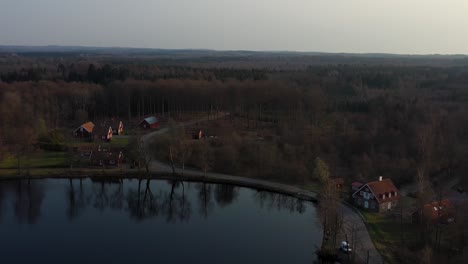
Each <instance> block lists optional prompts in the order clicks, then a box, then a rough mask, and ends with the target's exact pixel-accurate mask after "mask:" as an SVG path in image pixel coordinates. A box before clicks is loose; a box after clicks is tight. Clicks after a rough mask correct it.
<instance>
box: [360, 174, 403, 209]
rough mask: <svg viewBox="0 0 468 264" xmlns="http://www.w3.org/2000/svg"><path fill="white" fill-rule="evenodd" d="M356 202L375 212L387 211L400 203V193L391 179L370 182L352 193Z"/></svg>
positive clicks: (380, 178)
mask: <svg viewBox="0 0 468 264" xmlns="http://www.w3.org/2000/svg"><path fill="white" fill-rule="evenodd" d="M351 197H352V199H353V200H354V203H355V204H356V205H357V206H359V207H361V208H364V209H366V210H369V211H373V212H386V211H390V210H392V208H395V207H396V206H397V205H398V201H399V200H400V194H399V192H398V189H397V188H396V187H395V185H394V184H393V182H392V180H391V179H382V176H380V177H379V180H378V181H372V182H368V183H366V184H363V185H361V186H360V187H359V188H357V190H356V191H354V192H353V194H352V195H351Z"/></svg>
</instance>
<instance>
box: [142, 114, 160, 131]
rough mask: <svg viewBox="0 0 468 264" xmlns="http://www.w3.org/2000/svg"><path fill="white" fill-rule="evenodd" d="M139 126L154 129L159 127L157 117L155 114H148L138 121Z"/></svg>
mask: <svg viewBox="0 0 468 264" xmlns="http://www.w3.org/2000/svg"><path fill="white" fill-rule="evenodd" d="M139 126H140V127H141V128H144V129H156V128H159V126H160V123H159V119H158V118H156V117H155V116H150V117H147V118H145V119H143V120H142V121H141V122H140V124H139Z"/></svg>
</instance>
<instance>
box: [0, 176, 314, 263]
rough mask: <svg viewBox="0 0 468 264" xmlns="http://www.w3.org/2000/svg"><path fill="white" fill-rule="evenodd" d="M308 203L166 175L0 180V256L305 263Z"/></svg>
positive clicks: (12, 259)
mask: <svg viewBox="0 0 468 264" xmlns="http://www.w3.org/2000/svg"><path fill="white" fill-rule="evenodd" d="M321 239H322V231H321V227H320V224H319V222H318V219H317V212H316V209H315V206H314V204H312V203H311V202H307V201H302V200H299V199H296V198H293V197H289V196H285V195H281V194H276V193H271V192H266V191H257V190H254V189H249V188H243V187H236V186H232V185H222V184H208V183H196V182H180V181H165V180H151V181H148V180H146V179H145V180H137V179H133V180H123V182H121V183H120V182H118V181H116V182H104V181H93V180H91V179H83V180H79V179H75V180H68V179H41V180H31V181H29V182H28V181H27V180H22V181H19V180H14V181H12V180H8V181H0V252H1V255H0V262H1V263H313V262H314V261H315V260H316V255H315V250H316V248H317V247H318V246H319V245H320V243H321Z"/></svg>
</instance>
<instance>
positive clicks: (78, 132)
mask: <svg viewBox="0 0 468 264" xmlns="http://www.w3.org/2000/svg"><path fill="white" fill-rule="evenodd" d="M93 132H94V124H93V122H86V123H84V124H82V125H81V126H79V127H78V128H77V129H75V131H73V135H74V136H75V137H80V138H92V137H93Z"/></svg>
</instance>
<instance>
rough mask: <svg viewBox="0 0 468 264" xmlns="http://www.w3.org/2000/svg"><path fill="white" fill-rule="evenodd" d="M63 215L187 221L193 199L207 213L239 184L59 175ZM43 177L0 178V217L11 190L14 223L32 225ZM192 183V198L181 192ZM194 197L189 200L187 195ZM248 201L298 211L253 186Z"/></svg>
mask: <svg viewBox="0 0 468 264" xmlns="http://www.w3.org/2000/svg"><path fill="white" fill-rule="evenodd" d="M61 181H62V182H63V184H61V185H60V186H61V187H62V188H63V189H64V193H65V197H64V198H65V201H66V211H65V214H66V216H67V217H68V219H70V220H73V219H75V218H78V217H80V216H81V215H82V214H83V213H84V211H86V209H87V208H88V207H92V208H94V209H96V210H98V211H101V212H102V211H105V210H118V211H125V212H127V213H128V214H129V216H130V217H131V218H132V219H134V220H137V221H140V220H144V219H147V218H152V217H162V218H163V219H165V220H166V221H167V222H176V221H180V222H184V221H188V220H189V219H190V217H191V216H192V214H193V213H194V211H193V207H194V206H193V204H196V207H197V209H198V210H196V212H198V214H199V215H200V216H202V217H204V218H207V217H209V216H210V214H211V213H212V212H213V210H214V208H215V206H216V205H217V206H219V207H227V206H229V205H231V204H232V203H233V202H235V201H236V200H237V199H238V197H239V190H240V188H239V187H236V186H233V185H224V184H208V183H189V182H182V181H177V180H170V181H160V180H150V179H138V180H123V181H120V180H119V181H97V180H93V181H91V180H89V179H85V180H83V179H68V180H61ZM44 183H45V180H17V181H0V219H1V217H2V212H3V210H4V209H3V207H4V206H5V202H4V201H5V199H6V198H7V196H8V194H11V196H12V197H14V199H13V208H14V213H15V216H16V219H17V221H18V222H19V223H28V224H34V223H35V222H37V221H38V219H39V218H40V216H41V205H42V202H43V199H44V196H45V186H44V185H45V184H44ZM191 186H192V187H194V188H193V189H194V190H193V191H194V194H195V195H193V197H191V198H189V195H188V194H187V192H188V189H190V187H191ZM193 198H195V199H193ZM253 200H254V201H255V202H256V204H257V205H258V206H259V207H260V208H263V209H267V210H272V209H275V210H280V211H281V210H287V211H288V212H296V213H301V214H302V213H304V212H305V206H304V202H303V201H302V200H299V199H296V198H293V197H289V196H285V195H281V194H277V193H271V192H266V191H254V192H253Z"/></svg>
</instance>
